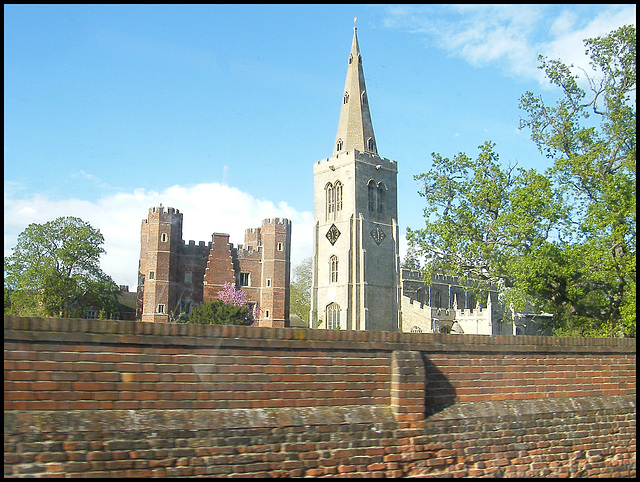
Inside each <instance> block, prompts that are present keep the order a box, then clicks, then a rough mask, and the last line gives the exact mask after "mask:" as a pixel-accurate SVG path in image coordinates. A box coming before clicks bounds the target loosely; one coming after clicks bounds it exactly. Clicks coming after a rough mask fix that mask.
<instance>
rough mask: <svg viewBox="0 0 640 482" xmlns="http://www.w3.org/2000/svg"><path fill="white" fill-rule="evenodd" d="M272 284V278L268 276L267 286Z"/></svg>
mask: <svg viewBox="0 0 640 482" xmlns="http://www.w3.org/2000/svg"><path fill="white" fill-rule="evenodd" d="M269 286H271V278H267V288H268V287H269Z"/></svg>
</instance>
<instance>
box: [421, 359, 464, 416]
mask: <svg viewBox="0 0 640 482" xmlns="http://www.w3.org/2000/svg"><path fill="white" fill-rule="evenodd" d="M421 355H422V362H423V363H424V369H425V376H426V379H427V380H426V387H425V397H424V398H425V400H424V406H425V417H429V416H431V415H434V414H436V413H438V412H440V411H441V410H444V409H445V408H447V407H449V406H451V405H453V404H454V403H455V400H456V389H455V388H454V387H453V385H451V383H449V379H448V378H447V376H446V375H445V374H444V373H442V372H441V371H440V370H439V369H438V367H437V366H436V365H435V364H434V363H433V362H432V361H431V360H429V358H428V357H427V355H426V354H425V353H424V352H421Z"/></svg>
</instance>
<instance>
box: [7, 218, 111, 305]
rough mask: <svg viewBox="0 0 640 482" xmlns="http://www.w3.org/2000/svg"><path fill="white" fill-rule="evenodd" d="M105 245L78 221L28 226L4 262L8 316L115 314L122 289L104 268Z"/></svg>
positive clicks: (97, 231) (91, 229)
mask: <svg viewBox="0 0 640 482" xmlns="http://www.w3.org/2000/svg"><path fill="white" fill-rule="evenodd" d="M103 243H104V237H103V236H102V234H101V233H100V231H99V230H98V229H95V228H93V227H92V226H91V225H90V224H89V223H86V222H84V221H83V220H82V219H80V218H75V217H59V218H57V219H55V220H53V221H49V222H47V223H44V224H30V225H29V226H27V228H26V229H25V230H24V231H23V232H22V233H20V234H19V235H18V242H17V245H16V247H15V248H14V249H13V253H12V254H11V255H10V256H8V257H5V258H4V268H5V273H4V289H5V313H7V314H13V315H21V316H62V317H82V316H84V313H85V311H86V310H87V309H89V308H91V309H94V310H96V311H100V312H106V311H112V310H114V309H115V306H116V300H117V295H118V292H119V290H118V286H117V285H116V284H115V283H114V282H113V280H112V279H111V278H110V277H109V276H108V275H106V274H105V273H104V272H103V271H102V270H101V269H100V255H101V254H103V253H104V252H105V250H104V248H102V244H103ZM7 295H8V296H7ZM7 298H8V301H7Z"/></svg>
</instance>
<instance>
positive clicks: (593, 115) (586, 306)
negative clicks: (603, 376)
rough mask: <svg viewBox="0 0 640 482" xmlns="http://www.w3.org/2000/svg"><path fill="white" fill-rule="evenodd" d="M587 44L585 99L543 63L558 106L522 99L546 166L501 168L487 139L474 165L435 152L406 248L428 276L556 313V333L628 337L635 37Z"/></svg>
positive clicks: (631, 327) (562, 71)
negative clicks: (422, 259) (423, 260)
mask: <svg viewBox="0 0 640 482" xmlns="http://www.w3.org/2000/svg"><path fill="white" fill-rule="evenodd" d="M585 44H586V46H587V53H588V54H589V55H590V58H591V60H592V66H593V67H595V69H596V70H597V71H599V72H601V76H602V77H601V78H600V79H599V80H595V79H593V78H590V77H589V76H587V82H588V85H589V89H590V92H589V94H587V93H586V92H585V91H584V90H583V89H581V88H580V87H579V84H578V81H577V80H576V79H577V76H575V75H574V74H572V73H571V69H570V67H568V66H566V65H565V64H563V63H562V62H560V61H547V60H545V59H541V68H542V69H544V70H545V73H546V75H547V77H548V78H549V80H550V81H551V83H552V84H554V85H556V86H557V87H559V88H560V90H561V96H560V100H559V101H558V102H557V103H556V105H555V106H548V105H546V104H545V102H544V101H543V99H542V97H541V96H536V95H534V94H532V93H530V92H527V93H526V94H524V95H523V96H522V99H521V104H520V107H521V108H522V109H523V110H524V111H525V112H526V113H527V115H528V117H527V119H523V120H522V121H521V128H529V129H531V132H532V139H533V141H534V142H535V143H536V144H537V146H538V147H539V148H540V150H541V151H542V152H543V153H544V154H546V155H547V156H549V157H551V158H552V159H553V160H554V164H553V166H552V168H550V169H549V170H547V171H546V172H545V173H544V174H540V173H538V172H536V171H535V170H525V169H522V168H517V167H516V166H506V167H503V166H502V165H501V163H500V162H499V158H498V155H497V154H496V152H495V150H494V149H495V145H494V144H493V143H491V142H486V143H485V144H484V145H482V146H480V153H479V155H478V157H477V159H471V158H469V157H467V156H466V155H465V154H463V153H460V154H458V155H456V156H454V157H453V158H451V159H449V158H443V157H442V156H440V155H438V154H433V168H432V169H431V171H429V172H428V173H426V174H420V175H416V176H415V179H416V180H418V181H419V182H421V183H422V190H421V195H422V196H424V197H425V199H426V204H427V207H426V208H425V227H424V228H423V229H420V230H412V229H408V231H407V239H408V241H409V245H410V246H411V247H413V248H415V249H419V250H420V252H421V254H423V255H425V256H426V257H427V259H428V260H429V261H430V264H429V266H428V269H427V275H429V274H430V272H431V271H445V272H448V273H451V274H454V275H458V276H460V277H461V279H462V280H463V282H465V281H466V284H467V285H468V286H471V284H472V280H473V283H476V285H475V286H476V287H477V288H478V289H483V288H486V287H487V286H488V285H489V284H495V285H497V286H499V287H500V291H501V296H502V299H503V301H504V302H505V303H507V304H508V305H509V306H513V307H514V308H516V309H519V308H522V307H523V306H524V304H525V303H528V304H531V305H533V306H534V307H535V308H537V309H540V310H544V311H547V312H551V313H553V314H554V324H555V326H554V328H555V333H556V334H559V335H566V334H570V335H587V336H622V335H624V336H635V284H636V280H635V277H636V274H635V259H636V254H635V251H636V248H635V197H636V195H635V117H636V115H635V99H631V98H630V96H631V94H632V93H633V92H634V91H635V28H634V27H623V28H621V29H619V30H616V31H614V32H612V33H611V34H609V35H607V36H606V37H604V38H596V39H589V40H586V41H585ZM427 279H429V278H427Z"/></svg>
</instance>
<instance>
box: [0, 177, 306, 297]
mask: <svg viewBox="0 0 640 482" xmlns="http://www.w3.org/2000/svg"><path fill="white" fill-rule="evenodd" d="M4 201H5V202H4V255H5V256H8V255H9V254H11V249H12V248H13V247H14V246H15V244H16V241H17V237H18V234H20V233H21V232H22V231H23V230H24V229H25V228H26V227H27V226H28V225H29V224H31V223H45V222H47V221H51V220H53V219H55V218H57V217H59V216H76V217H79V218H81V219H82V220H84V221H86V222H88V223H90V224H91V225H92V226H93V227H94V228H97V229H99V230H100V232H101V233H102V234H103V236H104V238H105V244H104V248H105V249H106V251H107V253H106V254H105V255H103V257H102V258H101V263H100V264H101V267H102V269H103V270H104V271H105V272H106V273H107V274H108V275H110V276H111V277H112V278H113V280H114V281H115V282H116V283H117V284H124V285H129V289H130V290H135V287H136V285H137V272H138V258H139V255H140V225H141V223H142V220H143V219H145V218H146V217H147V214H148V212H149V208H151V207H153V206H159V205H160V204H162V205H163V206H165V207H174V208H176V209H178V210H179V211H180V212H181V213H183V239H184V240H186V241H187V242H188V241H189V240H194V241H196V243H197V242H199V241H204V242H206V243H208V242H209V241H210V240H211V235H212V233H214V232H224V233H228V234H229V235H230V242H232V243H233V244H234V245H238V244H242V243H244V232H245V229H248V228H255V227H260V226H261V225H262V220H263V219H269V218H281V219H282V218H287V219H289V220H290V221H291V223H292V238H293V239H292V253H291V262H292V264H293V265H296V264H298V263H300V262H301V261H302V260H303V259H304V258H306V257H308V256H311V254H312V241H311V239H312V227H313V213H311V212H308V211H302V212H299V211H297V210H296V209H294V208H293V207H291V206H289V205H288V204H287V203H284V202H279V203H274V202H273V201H269V200H263V199H256V198H254V197H253V196H251V195H250V194H248V193H245V192H242V191H241V190H239V189H237V188H234V187H229V186H225V185H222V184H218V183H203V184H196V185H193V186H177V185H176V186H171V187H169V188H167V189H165V190H164V191H162V192H156V191H148V190H144V189H136V190H134V191H133V192H121V193H118V194H115V195H111V196H108V197H103V198H101V199H99V200H98V201H97V202H89V201H82V200H77V199H67V200H60V201H54V200H51V199H48V198H47V197H46V196H43V195H34V196H33V197H31V198H28V199H14V198H12V197H11V196H10V195H8V194H7V193H6V191H5V199H4Z"/></svg>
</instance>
